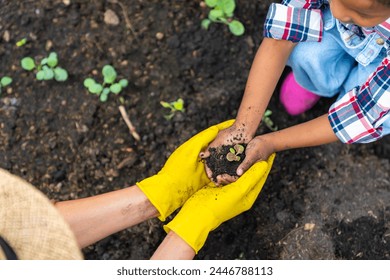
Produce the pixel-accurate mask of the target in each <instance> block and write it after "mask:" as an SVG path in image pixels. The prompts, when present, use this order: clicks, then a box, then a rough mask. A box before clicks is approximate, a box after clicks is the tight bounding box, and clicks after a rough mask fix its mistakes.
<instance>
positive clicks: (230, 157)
mask: <svg viewBox="0 0 390 280" xmlns="http://www.w3.org/2000/svg"><path fill="white" fill-rule="evenodd" d="M226 159H227V160H228V161H235V160H236V155H235V154H232V153H228V154H227V155H226Z"/></svg>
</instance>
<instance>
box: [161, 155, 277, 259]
mask: <svg viewBox="0 0 390 280" xmlns="http://www.w3.org/2000/svg"><path fill="white" fill-rule="evenodd" d="M274 157H275V154H272V155H271V156H270V157H269V158H268V160H267V161H262V162H257V163H255V164H254V165H253V166H252V167H251V168H250V169H249V170H248V171H247V172H245V173H244V174H243V175H242V176H241V177H240V178H239V179H238V180H237V181H236V182H234V183H232V184H229V185H226V186H224V187H215V185H214V186H207V187H205V188H203V189H201V190H199V191H197V192H196V193H195V194H194V195H193V196H192V197H190V198H189V199H188V200H187V202H186V203H185V204H184V206H183V207H182V209H181V210H180V212H179V213H178V214H177V215H176V217H175V218H174V219H173V220H172V221H171V222H170V223H169V224H168V225H166V226H164V229H165V231H166V232H167V233H168V232H169V231H170V230H173V231H174V232H175V233H176V234H177V235H179V236H180V237H181V238H182V239H183V240H184V241H185V242H186V243H187V244H188V245H190V246H191V247H192V248H193V249H194V250H195V253H198V251H199V250H200V249H201V248H202V247H203V245H204V243H205V242H206V239H207V236H208V234H209V232H210V231H212V230H214V229H216V228H217V227H218V226H219V225H220V224H222V223H223V222H225V221H227V220H229V219H231V218H233V217H235V216H237V215H238V214H240V213H242V212H244V211H246V210H249V209H250V208H251V207H252V205H253V203H254V202H255V200H256V198H257V196H258V194H259V193H260V191H261V189H262V187H263V185H264V183H265V181H266V179H267V177H268V174H269V171H270V170H271V167H272V163H273V160H274Z"/></svg>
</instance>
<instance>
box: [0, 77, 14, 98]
mask: <svg viewBox="0 0 390 280" xmlns="http://www.w3.org/2000/svg"><path fill="white" fill-rule="evenodd" d="M11 83H12V79H11V78H10V77H8V76H4V77H2V78H1V79H0V95H1V91H2V89H3V88H4V87H6V86H9V85H10V84H11Z"/></svg>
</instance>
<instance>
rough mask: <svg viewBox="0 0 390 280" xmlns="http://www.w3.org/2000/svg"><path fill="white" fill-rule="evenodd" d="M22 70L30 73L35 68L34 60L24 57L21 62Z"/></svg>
mask: <svg viewBox="0 0 390 280" xmlns="http://www.w3.org/2000/svg"><path fill="white" fill-rule="evenodd" d="M21 65H22V68H23V69H24V70H27V71H31V70H33V69H34V68H35V62H34V59H32V58H31V57H24V58H23V59H22V61H21Z"/></svg>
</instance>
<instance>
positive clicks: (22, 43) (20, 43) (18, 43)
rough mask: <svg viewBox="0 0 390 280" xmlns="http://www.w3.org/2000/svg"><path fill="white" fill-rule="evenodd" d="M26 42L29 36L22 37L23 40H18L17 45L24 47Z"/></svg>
mask: <svg viewBox="0 0 390 280" xmlns="http://www.w3.org/2000/svg"><path fill="white" fill-rule="evenodd" d="M26 43H27V38H23V39H21V40H19V41H17V42H16V46H17V47H22V46H24V45H25V44H26Z"/></svg>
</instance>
